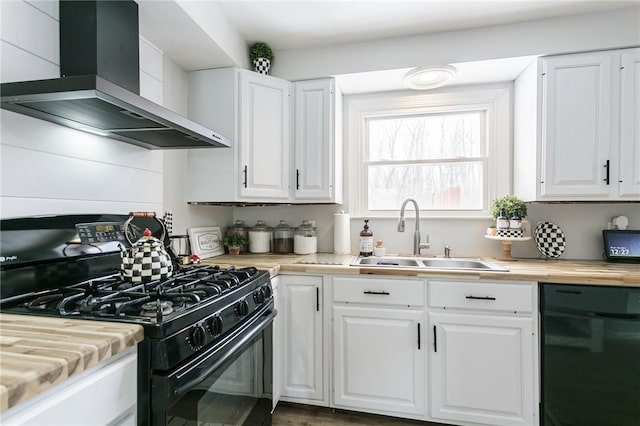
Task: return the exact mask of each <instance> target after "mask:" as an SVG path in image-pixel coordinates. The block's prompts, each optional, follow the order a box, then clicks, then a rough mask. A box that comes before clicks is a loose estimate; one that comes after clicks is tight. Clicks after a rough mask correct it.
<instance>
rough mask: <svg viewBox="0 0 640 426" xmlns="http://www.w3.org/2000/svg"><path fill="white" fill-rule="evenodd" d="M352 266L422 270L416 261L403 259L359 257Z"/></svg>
mask: <svg viewBox="0 0 640 426" xmlns="http://www.w3.org/2000/svg"><path fill="white" fill-rule="evenodd" d="M356 262H357V263H356ZM352 265H354V266H356V265H367V266H384V267H388V268H393V267H396V268H397V267H409V268H420V267H421V266H422V265H421V264H420V263H419V262H418V260H416V259H407V258H402V257H362V256H359V257H358V258H357V259H356V261H355V262H354V263H352Z"/></svg>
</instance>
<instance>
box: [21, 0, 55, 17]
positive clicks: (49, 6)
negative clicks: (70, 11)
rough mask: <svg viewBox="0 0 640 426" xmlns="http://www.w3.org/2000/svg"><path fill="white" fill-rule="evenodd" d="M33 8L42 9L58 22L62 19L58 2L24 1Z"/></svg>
mask: <svg viewBox="0 0 640 426" xmlns="http://www.w3.org/2000/svg"><path fill="white" fill-rule="evenodd" d="M24 1H25V2H26V3H29V4H30V5H31V6H33V7H35V8H38V9H40V10H41V11H43V12H44V13H46V14H47V15H49V16H51V17H52V18H53V19H55V20H56V21H57V20H59V19H60V9H59V8H58V3H59V2H58V0H24Z"/></svg>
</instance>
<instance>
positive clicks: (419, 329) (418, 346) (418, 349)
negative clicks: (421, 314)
mask: <svg viewBox="0 0 640 426" xmlns="http://www.w3.org/2000/svg"><path fill="white" fill-rule="evenodd" d="M418 350H420V323H418Z"/></svg>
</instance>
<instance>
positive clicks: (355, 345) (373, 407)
mask: <svg viewBox="0 0 640 426" xmlns="http://www.w3.org/2000/svg"><path fill="white" fill-rule="evenodd" d="M423 315H424V313H423V311H422V310H421V309H420V310H416V309H387V308H378V307H361V306H334V308H333V345H334V346H333V350H334V357H333V362H334V365H333V380H334V382H333V386H334V402H335V406H336V407H344V408H349V409H364V410H365V411H372V412H385V413H397V414H399V415H401V416H402V417H405V416H406V415H407V414H416V415H422V414H424V408H425V395H424V383H425V382H424V378H425V377H424V373H425V366H426V358H425V352H426V351H425V348H424V345H423V343H424V337H423V336H422V332H423V330H422V326H423V324H424V323H423Z"/></svg>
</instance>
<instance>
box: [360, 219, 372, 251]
mask: <svg viewBox="0 0 640 426" xmlns="http://www.w3.org/2000/svg"><path fill="white" fill-rule="evenodd" d="M372 254H373V232H372V231H371V230H370V229H369V219H365V220H364V228H363V229H362V231H360V256H371V255H372Z"/></svg>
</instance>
